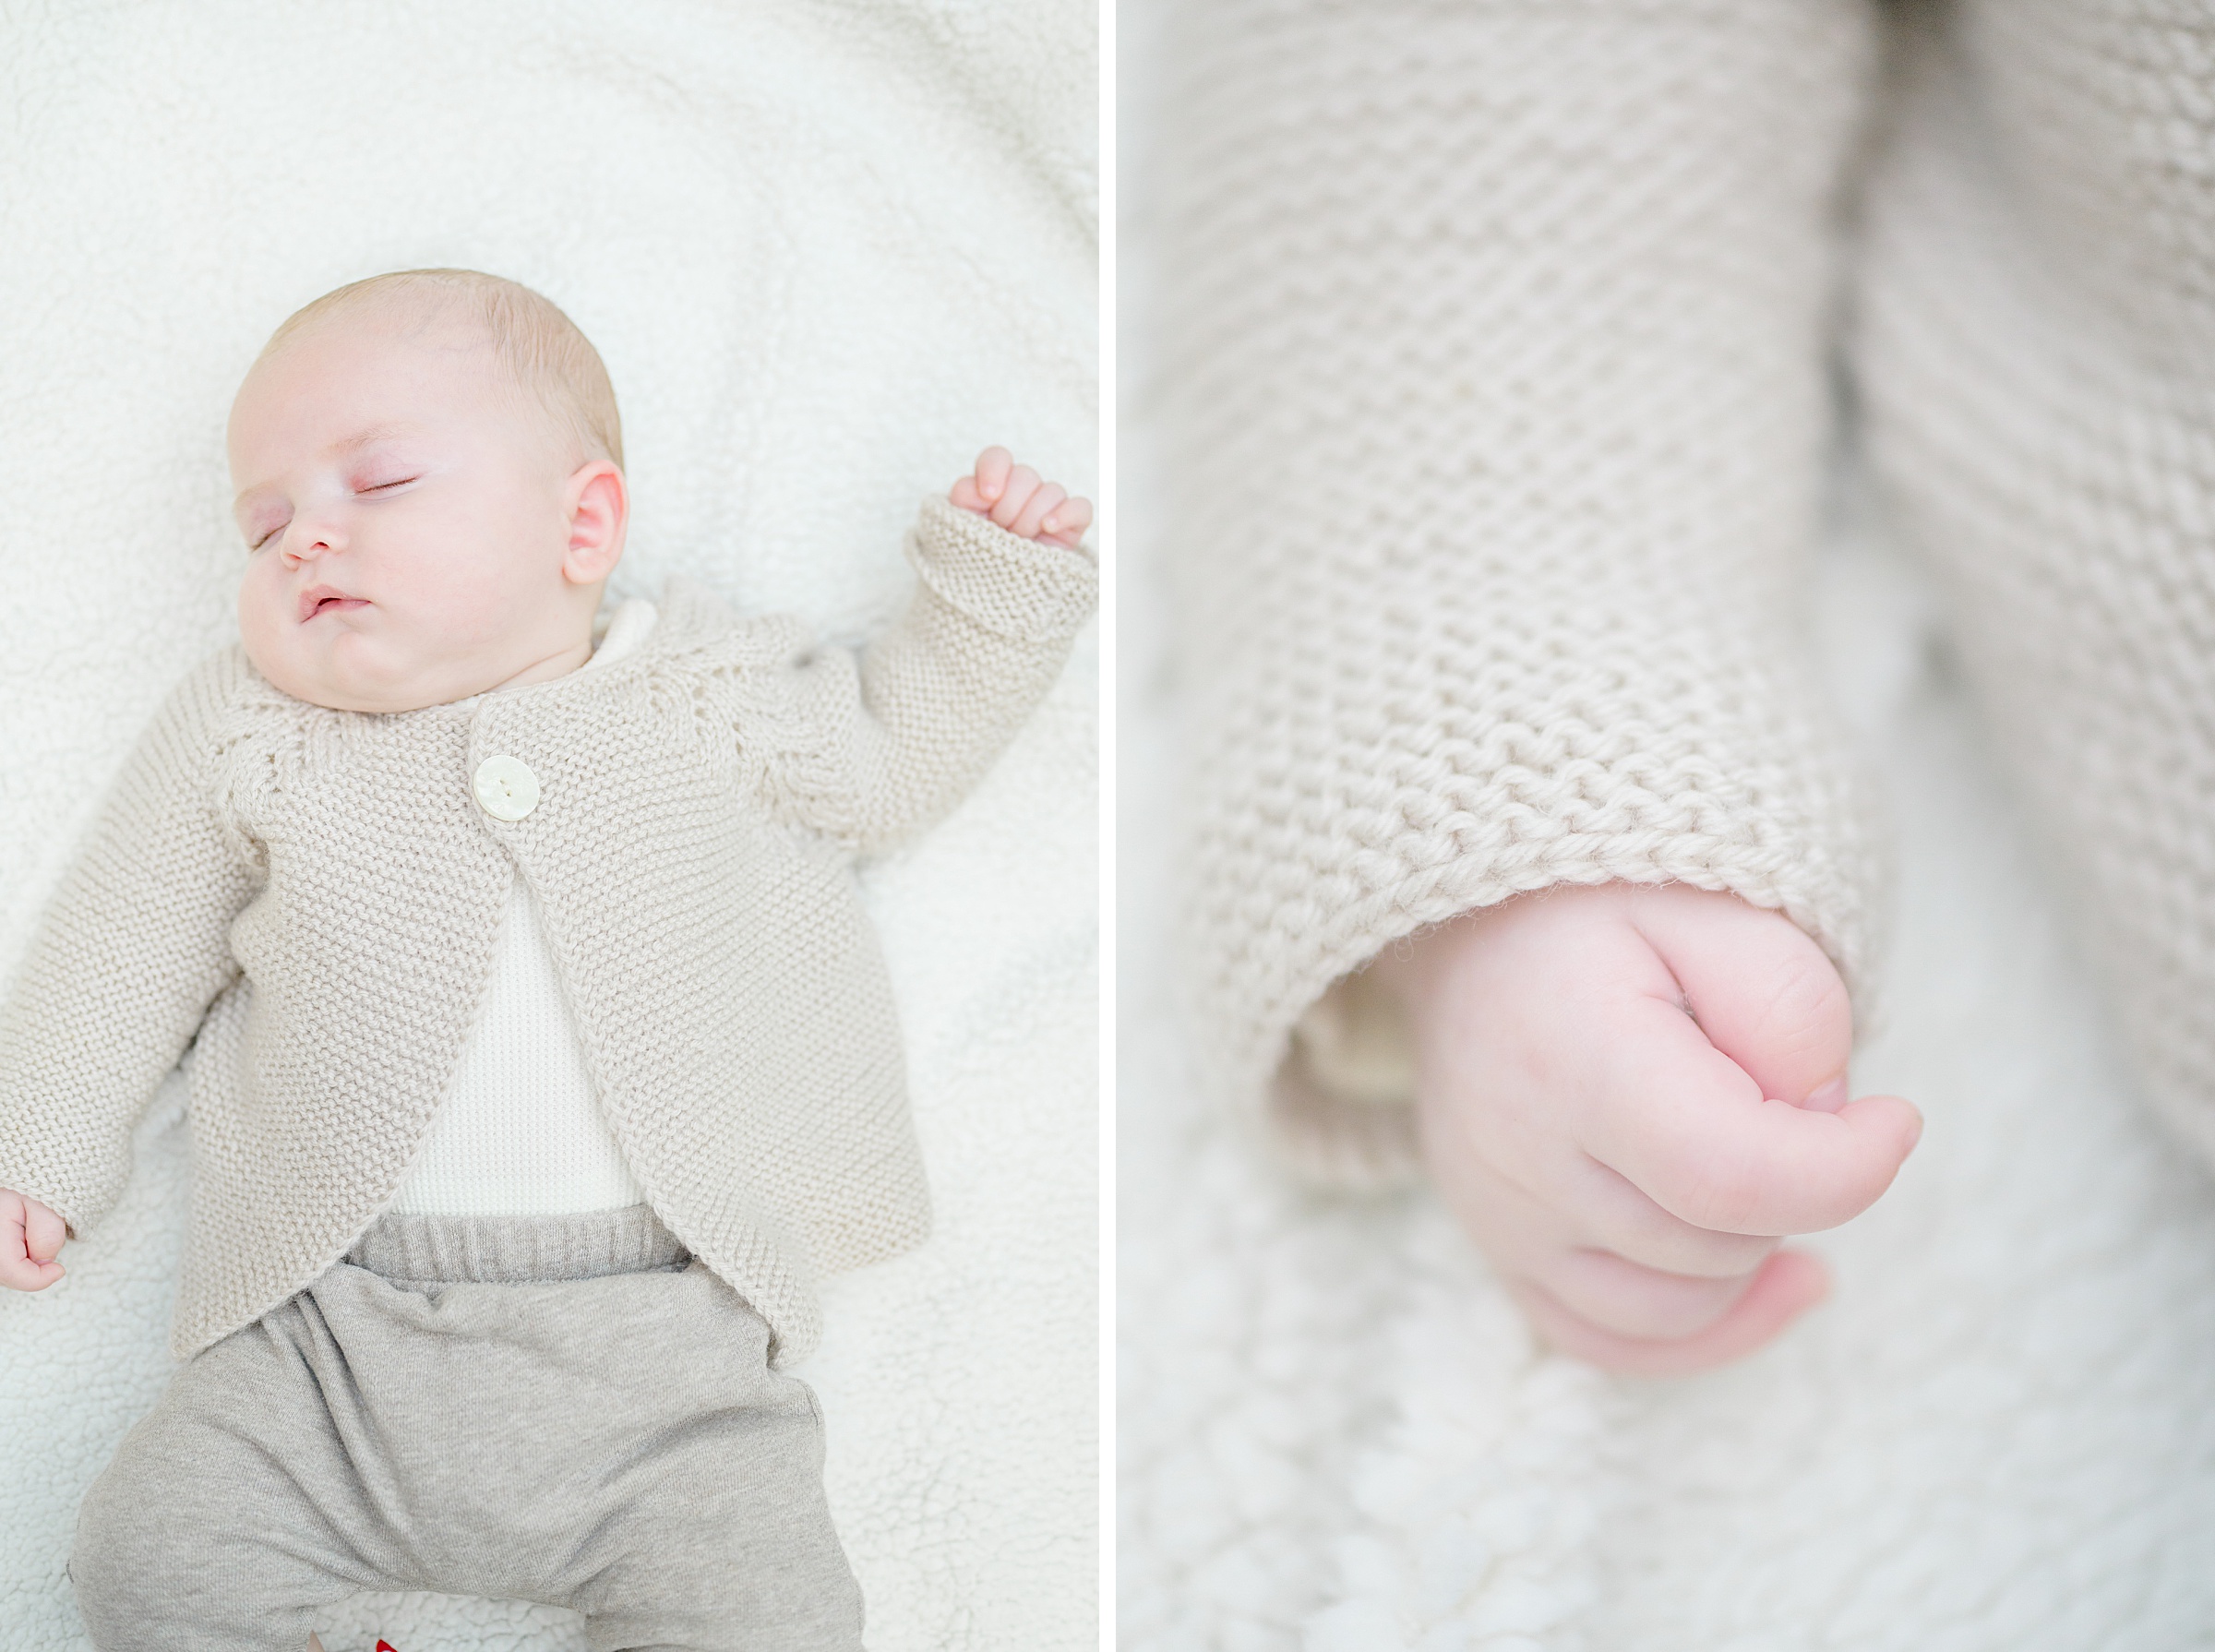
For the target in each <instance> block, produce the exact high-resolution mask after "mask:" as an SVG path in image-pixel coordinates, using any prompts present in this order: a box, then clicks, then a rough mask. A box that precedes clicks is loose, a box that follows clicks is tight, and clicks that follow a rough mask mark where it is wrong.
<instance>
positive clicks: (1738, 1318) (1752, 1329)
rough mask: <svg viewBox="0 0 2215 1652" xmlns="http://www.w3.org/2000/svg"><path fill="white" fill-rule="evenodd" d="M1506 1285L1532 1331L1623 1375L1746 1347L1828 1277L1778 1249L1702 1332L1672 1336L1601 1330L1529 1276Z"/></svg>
mask: <svg viewBox="0 0 2215 1652" xmlns="http://www.w3.org/2000/svg"><path fill="white" fill-rule="evenodd" d="M1509 1289H1511V1290H1512V1291H1513V1292H1514V1293H1515V1299H1516V1300H1517V1301H1519V1302H1521V1303H1522V1304H1523V1307H1524V1310H1525V1311H1526V1312H1527V1313H1528V1314H1529V1315H1530V1318H1531V1323H1533V1324H1535V1325H1536V1326H1537V1327H1538V1332H1539V1335H1540V1336H1541V1337H1543V1338H1544V1339H1545V1340H1546V1341H1547V1342H1549V1343H1551V1344H1552V1345H1553V1347H1557V1348H1559V1349H1561V1351H1562V1353H1564V1354H1569V1355H1572V1356H1574V1358H1576V1359H1588V1360H1590V1361H1591V1362H1592V1363H1593V1364H1595V1365H1598V1366H1601V1367H1603V1368H1605V1369H1606V1370H1608V1371H1620V1372H1622V1374H1624V1375H1625V1376H1634V1377H1679V1376H1685V1375H1688V1374H1689V1373H1691V1372H1693V1371H1706V1370H1709V1369H1711V1368H1712V1367H1715V1366H1718V1365H1728V1364H1729V1363H1730V1361H1731V1360H1733V1359H1742V1358H1743V1357H1744V1356H1745V1355H1747V1354H1750V1353H1752V1352H1753V1351H1754V1349H1755V1348H1758V1347H1761V1346H1762V1345H1763V1344H1764V1343H1766V1342H1767V1341H1768V1340H1769V1339H1770V1338H1771V1337H1773V1336H1775V1335H1777V1334H1778V1332H1779V1331H1781V1330H1783V1329H1784V1328H1785V1326H1787V1325H1789V1324H1790V1323H1791V1322H1792V1321H1794V1320H1795V1319H1798V1318H1799V1317H1800V1315H1801V1314H1802V1313H1804V1312H1805V1311H1807V1310H1808V1309H1810V1308H1812V1307H1814V1305H1815V1304H1816V1303H1817V1302H1820V1301H1821V1300H1822V1299H1824V1298H1825V1297H1826V1296H1827V1295H1828V1294H1829V1291H1830V1282H1829V1275H1828V1274H1827V1273H1826V1270H1825V1269H1824V1266H1823V1264H1822V1263H1819V1262H1817V1261H1816V1260H1815V1259H1814V1257H1812V1256H1809V1255H1808V1254H1806V1253H1805V1252H1804V1251H1778V1252H1777V1254H1776V1255H1774V1256H1772V1257H1770V1258H1769V1260H1768V1261H1767V1262H1766V1263H1763V1264H1762V1269H1761V1272H1760V1273H1758V1274H1756V1275H1754V1282H1753V1283H1752V1284H1751V1285H1749V1286H1747V1287H1746V1288H1745V1294H1744V1295H1742V1296H1741V1297H1740V1298H1739V1299H1738V1300H1737V1301H1736V1302H1735V1303H1733V1304H1732V1305H1731V1307H1730V1311H1729V1312H1727V1313H1725V1314H1724V1315H1723V1316H1722V1317H1721V1318H1720V1319H1718V1320H1717V1321H1716V1322H1715V1323H1712V1324H1710V1325H1709V1326H1707V1328H1706V1329H1705V1330H1703V1331H1700V1332H1698V1333H1696V1334H1694V1335H1690V1336H1682V1337H1674V1338H1651V1337H1640V1336H1625V1335H1622V1333H1620V1332H1616V1331H1610V1330H1606V1329H1604V1328H1602V1327H1601V1326H1598V1325H1596V1324H1594V1323H1592V1322H1591V1321H1589V1320H1587V1319H1586V1318H1585V1316H1584V1315H1582V1314H1580V1313H1578V1312H1576V1311H1574V1310H1573V1309H1571V1308H1570V1307H1568V1306H1567V1305H1566V1304H1565V1303H1563V1302H1562V1300H1561V1299H1560V1298H1558V1297H1556V1296H1555V1295H1554V1294H1553V1293H1552V1292H1551V1290H1549V1289H1547V1288H1546V1287H1544V1286H1541V1285H1539V1284H1536V1283H1534V1282H1533V1281H1530V1280H1528V1279H1521V1280H1512V1281H1510V1282H1509Z"/></svg>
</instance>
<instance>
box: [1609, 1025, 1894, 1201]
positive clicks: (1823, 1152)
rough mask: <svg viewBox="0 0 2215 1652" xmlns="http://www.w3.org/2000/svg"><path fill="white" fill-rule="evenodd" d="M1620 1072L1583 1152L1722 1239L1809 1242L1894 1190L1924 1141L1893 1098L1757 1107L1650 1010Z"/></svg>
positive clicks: (1722, 1059)
mask: <svg viewBox="0 0 2215 1652" xmlns="http://www.w3.org/2000/svg"><path fill="white" fill-rule="evenodd" d="M1625 1030H1626V1032H1628V1033H1629V1034H1630V1036H1628V1037H1626V1038H1625V1039H1624V1041H1623V1044H1624V1047H1625V1049H1626V1051H1631V1052H1634V1056H1626V1059H1625V1061H1624V1063H1623V1065H1622V1067H1621V1068H1620V1069H1618V1071H1616V1072H1615V1073H1614V1074H1613V1075H1612V1082H1611V1083H1610V1095H1609V1097H1608V1100H1607V1102H1606V1104H1605V1105H1603V1106H1601V1107H1597V1108H1595V1109H1594V1110H1593V1111H1592V1113H1591V1114H1590V1116H1589V1117H1587V1118H1586V1119H1585V1120H1584V1122H1583V1124H1582V1126H1581V1127H1580V1131H1579V1134H1580V1139H1581V1144H1582V1145H1583V1146H1584V1147H1585V1149H1586V1152H1588V1153H1590V1154H1591V1155H1592V1156H1593V1157H1594V1158H1596V1159H1598V1161H1599V1162H1600V1163H1601V1164H1603V1165H1606V1166H1608V1167H1610V1168H1612V1169H1615V1170H1619V1171H1621V1172H1622V1174H1623V1175H1624V1176H1625V1177H1627V1178H1629V1179H1630V1180H1631V1181H1632V1182H1634V1184H1636V1186H1637V1187H1639V1188H1640V1189H1641V1190H1643V1191H1645V1192H1646V1195H1647V1196H1648V1197H1649V1198H1651V1199H1652V1200H1653V1201H1654V1203H1657V1204H1658V1205H1659V1206H1661V1208H1662V1209H1663V1210H1666V1211H1668V1212H1669V1213H1670V1215H1674V1216H1679V1217H1681V1218H1682V1219H1683V1220H1684V1221H1687V1222H1690V1223H1691V1224H1693V1226H1694V1227H1708V1228H1713V1229H1715V1230H1716V1231H1718V1232H1721V1233H1751V1234H1789V1233H1814V1232H1816V1231H1818V1230H1820V1229H1822V1228H1826V1227H1837V1226H1838V1224H1839V1223H1841V1222H1845V1221H1849V1220H1850V1219H1851V1218H1852V1217H1854V1216H1856V1215H1859V1214H1860V1213H1861V1212H1862V1211H1863V1210H1865V1209H1867V1208H1868V1207H1869V1206H1870V1205H1871V1204H1873V1203H1875V1201H1876V1200H1877V1198H1878V1197H1879V1196H1880V1195H1881V1194H1882V1193H1883V1192H1884V1191H1885V1190H1886V1188H1888V1187H1890V1186H1891V1185H1892V1179H1893V1177H1894V1176H1895V1175H1897V1174H1898V1171H1899V1167H1900V1165H1901V1164H1902V1163H1903V1162H1904V1161H1905V1160H1906V1158H1907V1156H1908V1155H1909V1153H1910V1151H1912V1150H1913V1148H1914V1146H1915V1143H1916V1141H1917V1139H1918V1138H1919V1137H1920V1136H1921V1135H1922V1115H1921V1114H1919V1113H1917V1112H1916V1110H1915V1109H1914V1107H1910V1105H1909V1104H1908V1103H1907V1102H1905V1101H1903V1100H1901V1099H1900V1098H1899V1097H1898V1096H1897V1095H1867V1096H1863V1097H1862V1099H1861V1100H1859V1101H1854V1102H1849V1103H1848V1104H1847V1105H1846V1106H1845V1107H1842V1108H1841V1109H1839V1110H1838V1111H1837V1112H1835V1113H1830V1112H1817V1111H1812V1110H1810V1109H1808V1108H1804V1107H1794V1106H1792V1105H1791V1104H1790V1102H1787V1101H1780V1100H1777V1099H1774V1098H1769V1097H1764V1096H1763V1095H1762V1094H1761V1089H1760V1087H1759V1086H1758V1085H1757V1084H1755V1083H1754V1081H1753V1080H1752V1079H1750V1078H1748V1077H1747V1076H1746V1074H1745V1072H1744V1071H1743V1070H1742V1069H1741V1068H1740V1067H1739V1066H1738V1065H1737V1063H1735V1062H1734V1061H1732V1060H1731V1059H1730V1058H1729V1057H1728V1056H1725V1055H1724V1054H1722V1053H1721V1052H1720V1051H1719V1050H1718V1049H1716V1048H1715V1047H1714V1046H1713V1045H1711V1044H1709V1043H1708V1042H1707V1039H1706V1035H1704V1034H1702V1033H1701V1031H1700V1030H1699V1028H1698V1026H1697V1025H1695V1024H1694V1023H1693V1021H1692V1019H1691V1018H1690V1017H1689V1016H1687V1015H1686V1014H1684V1012H1682V1011H1681V1010H1678V1009H1677V1008H1676V1007H1675V1006H1673V1005H1670V1004H1668V1003H1665V1002H1663V1001H1661V1000H1658V999H1657V1000H1646V1002H1645V1003H1643V1004H1641V1005H1639V1006H1638V1007H1637V1009H1636V1010H1635V1011H1634V1015H1633V1017H1632V1021H1631V1024H1629V1025H1628V1026H1627V1027H1626V1029H1625Z"/></svg>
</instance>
